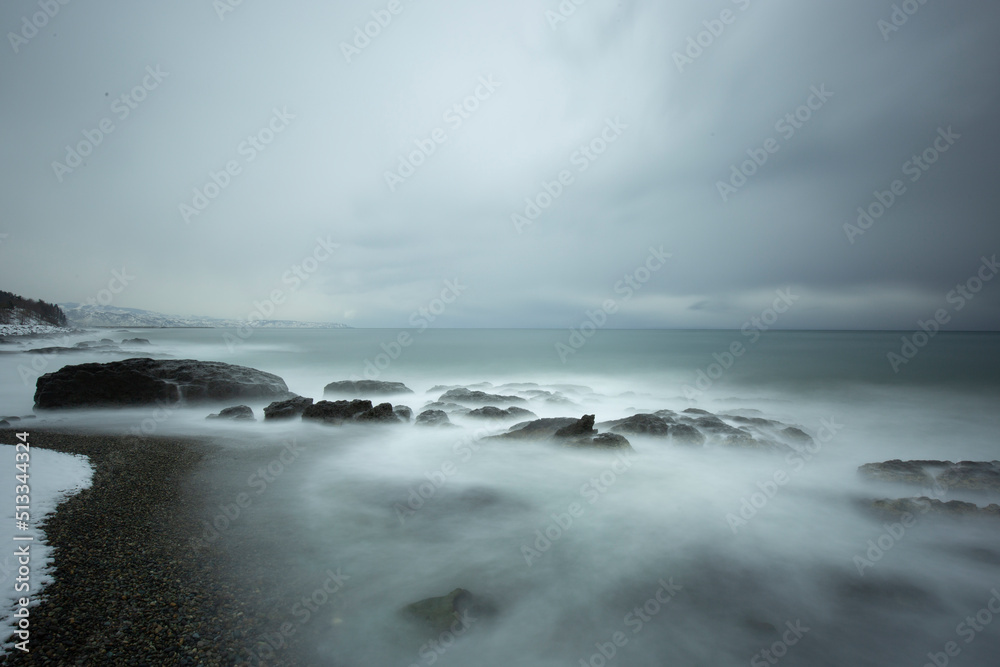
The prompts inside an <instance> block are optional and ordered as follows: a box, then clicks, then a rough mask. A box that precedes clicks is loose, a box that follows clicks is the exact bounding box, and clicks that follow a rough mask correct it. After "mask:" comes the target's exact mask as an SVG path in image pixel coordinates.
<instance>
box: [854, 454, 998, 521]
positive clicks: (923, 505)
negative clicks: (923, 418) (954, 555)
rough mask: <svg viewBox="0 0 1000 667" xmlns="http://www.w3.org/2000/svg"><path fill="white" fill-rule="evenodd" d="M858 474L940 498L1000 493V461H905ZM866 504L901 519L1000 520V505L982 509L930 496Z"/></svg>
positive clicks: (878, 465) (872, 465)
mask: <svg viewBox="0 0 1000 667" xmlns="http://www.w3.org/2000/svg"><path fill="white" fill-rule="evenodd" d="M858 473H859V474H860V475H861V476H862V477H863V478H865V479H866V480H869V481H877V482H889V483H892V484H900V485H907V486H913V487H920V489H921V491H923V492H925V493H926V492H933V493H934V495H937V496H940V495H943V494H945V493H947V492H948V491H950V490H955V491H962V492H971V493H974V494H979V495H980V496H986V497H995V496H996V494H998V493H1000V461H959V462H958V463H954V462H952V461H935V460H916V461H902V460H900V459H893V460H891V461H884V462H882V463H866V464H864V465H862V466H860V467H859V468H858ZM866 505H867V506H868V507H869V508H871V509H872V510H874V511H875V512H876V513H878V514H879V515H881V516H886V517H893V518H898V517H900V516H903V515H904V514H907V513H909V514H911V515H915V516H916V515H921V514H930V515H935V516H951V517H978V516H985V517H992V518H1000V505H997V504H995V503H991V504H989V505H986V506H985V507H980V506H979V505H977V504H976V503H972V502H966V501H961V500H949V501H942V500H940V499H939V498H931V497H929V496H927V495H920V496H911V497H905V498H896V499H892V498H881V499H878V500H869V501H867V502H866Z"/></svg>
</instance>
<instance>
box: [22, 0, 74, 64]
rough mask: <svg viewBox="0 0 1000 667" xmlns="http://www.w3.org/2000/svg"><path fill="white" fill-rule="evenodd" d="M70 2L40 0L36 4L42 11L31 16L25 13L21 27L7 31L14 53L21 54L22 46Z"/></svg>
mask: <svg viewBox="0 0 1000 667" xmlns="http://www.w3.org/2000/svg"><path fill="white" fill-rule="evenodd" d="M69 3H70V0H38V2H37V3H36V4H37V5H38V8H39V9H40V10H41V11H38V12H35V13H34V14H32V15H31V16H30V17H29V16H28V15H27V14H25V15H24V16H22V17H21V29H20V30H18V31H17V32H8V33H7V41H9V42H10V48H12V49H14V55H17V54H19V53H20V52H21V47H23V46H25V45H26V44H27V43H28V42H30V41H31V40H32V39H34V38H35V37H36V36H37V35H38V33H39V31H40V30H42V29H43V28H44V27H45V26H47V25H48V24H49V21H51V20H52V19H54V18H55V17H56V15H57V14H58V13H59V12H60V11H62V8H63V7H65V6H66V5H68V4H69Z"/></svg>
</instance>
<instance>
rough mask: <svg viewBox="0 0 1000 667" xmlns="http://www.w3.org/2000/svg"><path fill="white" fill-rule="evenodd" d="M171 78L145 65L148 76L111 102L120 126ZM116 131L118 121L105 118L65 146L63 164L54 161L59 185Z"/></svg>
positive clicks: (156, 68) (112, 110) (110, 109)
mask: <svg viewBox="0 0 1000 667" xmlns="http://www.w3.org/2000/svg"><path fill="white" fill-rule="evenodd" d="M168 76H170V72H164V71H162V70H161V69H160V66H159V65H157V66H156V67H155V68H154V67H153V66H152V65H147V66H146V76H144V77H143V78H142V81H140V82H139V83H138V84H137V85H136V86H135V87H134V88H132V90H130V91H128V92H126V93H122V94H121V95H119V96H118V97H116V98H115V99H114V101H113V102H112V103H111V106H110V108H109V111H110V112H111V113H112V114H113V115H114V117H115V118H117V119H118V122H119V123H122V122H124V121H125V120H126V119H127V118H128V117H129V116H131V115H132V112H133V111H135V110H136V109H138V108H139V105H140V104H142V103H143V102H144V101H146V98H147V97H149V94H150V93H151V92H153V91H154V90H156V89H157V88H159V87H160V84H161V83H163V80H164V79H166V78H167V77H168ZM116 129H118V126H116V125H115V121H114V120H113V119H112V117H111V116H106V117H104V118H102V119H101V120H100V121H98V122H97V126H96V127H94V128H93V129H86V130H83V131H82V132H81V134H83V139H82V140H80V141H78V142H77V143H76V144H75V145H70V144H67V145H66V155H65V157H64V158H63V162H59V161H58V160H53V161H52V172H53V173H54V174H55V176H56V180H57V181H59V182H60V183H62V182H63V179H64V178H65V177H66V175H67V174H72V173H73V171H74V170H76V169H77V168H78V167H79V166H80V165H82V164H83V158H85V157H87V156H89V155H91V154H93V152H94V149H95V148H97V147H98V146H100V145H101V144H102V143H104V140H105V139H106V138H107V137H108V136H109V135H110V134H111V133H112V132H114V131H115V130H116Z"/></svg>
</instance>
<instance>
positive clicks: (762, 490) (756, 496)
mask: <svg viewBox="0 0 1000 667" xmlns="http://www.w3.org/2000/svg"><path fill="white" fill-rule="evenodd" d="M843 429H844V425H843V424H838V423H837V421H836V419H834V418H833V417H830V418H826V419H821V420H820V427H819V431H818V432H817V433H816V439H815V441H814V442H813V443H812V444H809V445H791V447H792V449H794V450H795V451H793V452H789V453H788V454H786V455H785V464H786V465H787V466H788V469H787V470H786V469H780V470H776V471H775V472H774V474H773V475H771V477H770V478H769V479H765V480H764V481H763V482H760V481H758V482H757V483H756V486H757V489H758V490H757V491H754V492H753V493H751V494H750V495H749V496H744V497H743V498H740V509H739V511H738V512H737V513H735V514H734V513H733V512H729V513H728V514H726V523H727V524H728V525H729V529H730V530H731V531H733V535H736V534H738V533H739V531H740V529H741V528H743V527H745V526H747V525H748V524H749V523H750V521H751V520H752V519H753V518H754V517H756V516H757V514H758V513H760V511H761V510H763V509H764V508H765V507H767V505H768V503H770V502H771V501H772V500H773V499H774V498H775V497H776V496H777V495H778V493H779V492H780V491H781V489H782V488H783V487H785V486H787V485H788V484H789V482H791V481H792V479H793V478H794V477H795V476H796V475H798V474H799V473H800V472H802V470H803V469H804V468H805V467H806V464H807V463H809V462H810V461H812V460H813V459H814V458H815V457H816V456H817V455H818V454H819V453H820V452H821V451H823V447H825V446H826V445H827V444H829V443H830V441H832V440H833V439H834V438H835V437H836V436H837V434H838V433H840V431H842V430H843Z"/></svg>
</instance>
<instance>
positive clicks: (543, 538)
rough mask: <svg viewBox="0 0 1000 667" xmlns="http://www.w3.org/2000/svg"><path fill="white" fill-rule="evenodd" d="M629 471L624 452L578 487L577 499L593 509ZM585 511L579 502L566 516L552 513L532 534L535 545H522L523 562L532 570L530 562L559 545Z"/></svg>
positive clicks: (565, 513)
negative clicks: (585, 502)
mask: <svg viewBox="0 0 1000 667" xmlns="http://www.w3.org/2000/svg"><path fill="white" fill-rule="evenodd" d="M631 468H632V461H630V460H629V456H628V454H627V453H626V452H621V453H619V454H618V455H617V456H615V459H614V462H613V463H612V464H611V465H610V466H608V468H607V470H604V471H602V472H601V474H600V475H597V476H596V477H592V478H590V480H588V481H587V482H584V484H583V485H582V486H581V487H580V497H581V498H584V499H585V500H586V501H587V504H588V505H593V504H594V503H596V502H597V501H598V500H600V499H601V498H602V497H604V495H605V494H607V492H608V490H609V489H610V488H611V487H612V486H614V485H615V484H616V483H617V482H618V479H619V478H620V477H621V476H622V475H624V474H625V473H626V472H628V471H629V470H630V469H631ZM586 511H587V508H586V507H585V506H584V505H582V504H580V503H579V502H576V501H574V502H572V503H570V504H569V505H568V506H567V507H566V511H565V512H554V513H552V514H551V515H550V516H551V517H552V522H551V523H549V524H548V525H547V526H545V527H544V528H539V529H538V530H536V531H535V534H534V537H535V541H534V543H533V544H532V545H528V544H522V545H521V555H522V556H524V562H525V563H527V565H528V567H531V566H532V564H533V561H536V560H538V559H539V558H541V557H542V556H543V555H544V554H546V553H547V552H548V551H549V549H551V548H552V545H553V544H554V543H556V542H558V541H559V540H560V539H561V538H562V536H563V535H565V534H566V532H568V531H569V529H570V528H572V527H573V524H574V523H575V522H576V520H577V519H579V518H580V517H582V516H583V515H584V514H586Z"/></svg>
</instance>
